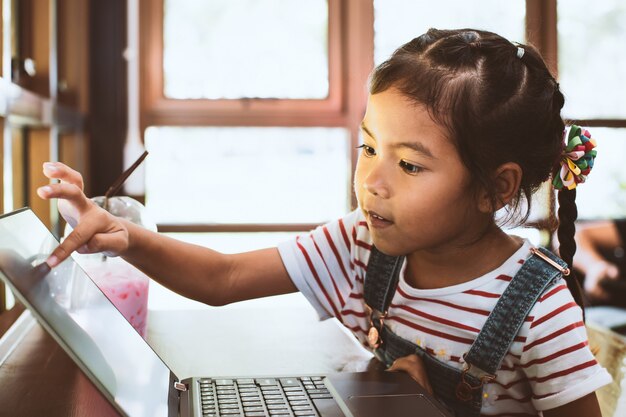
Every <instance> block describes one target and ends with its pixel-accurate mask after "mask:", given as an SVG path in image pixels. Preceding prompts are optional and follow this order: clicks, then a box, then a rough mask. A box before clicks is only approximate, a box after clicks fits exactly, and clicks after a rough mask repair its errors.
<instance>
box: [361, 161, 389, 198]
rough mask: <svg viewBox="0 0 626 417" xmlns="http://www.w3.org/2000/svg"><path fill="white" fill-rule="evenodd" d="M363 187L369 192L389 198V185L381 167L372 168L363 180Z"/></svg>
mask: <svg viewBox="0 0 626 417" xmlns="http://www.w3.org/2000/svg"><path fill="white" fill-rule="evenodd" d="M363 189H364V190H365V191H367V192H368V193H370V194H372V195H375V196H378V197H381V198H389V195H390V193H389V186H388V184H387V180H386V179H385V177H384V175H382V172H380V169H376V168H374V169H372V170H371V171H370V172H369V173H368V175H367V176H366V177H365V180H364V181H363Z"/></svg>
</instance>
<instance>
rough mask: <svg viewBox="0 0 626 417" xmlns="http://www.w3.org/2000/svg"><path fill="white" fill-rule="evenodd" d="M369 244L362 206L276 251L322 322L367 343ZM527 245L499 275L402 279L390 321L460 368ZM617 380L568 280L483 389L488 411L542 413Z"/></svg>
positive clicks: (543, 299) (547, 297)
mask: <svg viewBox="0 0 626 417" xmlns="http://www.w3.org/2000/svg"><path fill="white" fill-rule="evenodd" d="M371 246H372V239H371V236H370V233H369V230H368V227H367V224H366V222H365V219H364V217H363V214H362V213H361V211H360V210H355V211H353V212H351V213H350V214H348V215H347V216H345V217H344V218H342V219H340V220H338V221H335V222H332V223H329V224H326V225H324V226H320V227H318V228H317V229H315V230H314V231H313V232H311V233H310V234H308V235H301V236H298V237H297V238H296V239H295V240H290V241H286V242H283V243H281V244H280V245H279V246H278V249H279V252H280V254H281V257H282V260H283V262H284V264H285V267H286V268H287V271H288V272H289V275H290V276H291V279H292V280H293V282H294V283H295V285H296V286H297V287H298V289H299V290H300V291H301V292H302V293H303V294H304V296H305V297H306V298H307V299H308V300H309V302H310V303H311V304H312V305H313V307H314V308H315V309H316V310H317V312H318V314H319V315H320V318H321V319H325V318H328V317H336V318H337V319H338V320H339V321H340V322H341V323H342V324H343V325H344V326H346V327H347V328H348V329H350V330H351V331H352V332H353V333H354V335H355V336H356V337H357V338H358V340H359V341H360V342H361V343H362V344H363V345H364V346H366V347H367V341H366V334H367V330H368V328H369V320H368V315H367V313H366V306H365V302H364V300H363V279H364V277H365V274H366V272H367V262H368V259H369V255H370V250H371ZM530 248H531V245H530V243H529V242H528V241H525V242H524V244H523V245H522V247H521V248H520V249H519V250H517V251H516V252H515V253H514V254H513V255H512V256H511V257H510V258H509V259H508V260H507V261H505V262H504V263H503V264H502V265H501V266H499V267H498V268H497V269H495V270H493V271H491V272H489V273H487V274H485V275H483V276H481V277H478V278H475V279H473V280H471V281H468V282H465V283H462V284H458V285H454V286H450V287H444V288H437V289H428V290H420V289H416V288H413V287H411V286H410V285H409V284H408V283H407V282H406V280H405V277H404V270H405V267H406V265H405V267H404V268H403V269H402V271H401V274H400V280H399V283H398V288H397V291H396V293H395V295H394V297H393V299H392V301H391V306H390V308H389V311H388V318H387V320H386V324H387V325H388V326H389V327H390V328H391V330H392V331H394V332H395V333H396V334H398V335H399V336H402V337H403V338H405V339H406V340H409V341H412V342H414V343H416V344H417V345H419V346H420V347H422V348H423V349H425V350H426V352H428V353H429V354H430V355H432V356H434V357H436V358H438V359H439V360H441V361H444V362H446V363H448V364H449V365H452V366H455V367H457V368H459V369H461V368H462V367H463V359H462V358H463V354H464V353H466V352H467V351H468V350H469V348H470V346H471V344H472V343H473V341H474V339H476V336H477V335H478V332H479V331H480V329H481V328H482V327H483V325H484V324H485V321H486V319H487V316H488V315H489V313H490V312H491V310H492V309H493V308H494V306H495V304H496V302H497V301H498V299H499V298H500V296H501V295H502V293H503V292H504V290H505V289H506V287H507V285H508V283H509V282H510V281H511V279H512V277H513V276H514V275H515V273H516V272H517V271H518V270H519V269H520V267H521V265H522V264H523V263H524V261H525V259H526V258H528V257H529V256H530V251H529V250H530ZM610 381H611V377H610V375H609V374H608V372H607V371H606V370H605V369H604V368H602V367H601V366H600V365H599V364H598V363H597V362H596V360H595V358H594V356H593V354H592V353H591V351H590V349H589V345H588V341H587V334H586V331H585V327H584V323H583V321H582V312H581V309H580V308H579V307H578V306H577V305H576V303H575V302H574V299H573V298H572V295H571V294H570V292H569V291H568V289H567V285H566V283H565V281H564V280H563V279H561V280H560V281H558V282H556V283H555V284H553V285H552V286H551V287H549V288H547V289H546V291H545V292H544V293H543V294H542V295H541V296H540V298H539V301H538V302H537V303H536V304H535V306H534V307H533V309H532V310H531V312H530V314H529V316H528V317H527V318H526V320H525V322H524V324H523V325H522V328H521V330H520V331H519V333H518V335H517V336H516V337H515V340H514V342H513V344H512V345H511V347H510V349H509V352H508V353H507V355H506V356H505V358H504V360H503V362H502V364H501V365H500V368H499V370H498V372H497V377H496V379H495V380H494V381H493V382H491V383H489V384H487V385H486V386H485V388H484V395H483V397H484V400H483V407H482V410H481V412H482V414H483V415H489V416H504V415H515V416H536V415H541V414H540V413H539V410H548V409H552V408H555V407H559V406H561V405H564V404H567V403H569V402H571V401H574V400H576V399H578V398H581V397H583V396H585V395H587V394H589V393H591V392H594V391H595V390H596V389H597V388H599V387H601V386H603V385H605V384H607V383H609V382H610Z"/></svg>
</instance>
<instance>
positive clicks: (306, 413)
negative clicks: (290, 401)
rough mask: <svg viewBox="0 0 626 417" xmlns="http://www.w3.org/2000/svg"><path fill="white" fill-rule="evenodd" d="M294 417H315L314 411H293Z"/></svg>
mask: <svg viewBox="0 0 626 417" xmlns="http://www.w3.org/2000/svg"><path fill="white" fill-rule="evenodd" d="M293 415H294V416H298V417H305V416H307V417H308V416H313V417H315V411H313V410H306V411H305V410H300V411H294V412H293Z"/></svg>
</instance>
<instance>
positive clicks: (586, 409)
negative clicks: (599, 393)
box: [543, 392, 602, 417]
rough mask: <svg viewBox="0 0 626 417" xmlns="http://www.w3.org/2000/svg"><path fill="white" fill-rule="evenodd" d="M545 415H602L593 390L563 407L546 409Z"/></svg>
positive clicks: (580, 416)
mask: <svg viewBox="0 0 626 417" xmlns="http://www.w3.org/2000/svg"><path fill="white" fill-rule="evenodd" d="M543 416H544V417H602V413H601V412H600V405H599V404H598V399H597V397H596V394H595V393H594V392H592V393H591V394H588V395H586V396H584V397H582V398H579V399H577V400H576V401H572V402H571V403H568V404H565V405H563V406H561V407H557V408H553V409H552V410H545V411H544V412H543Z"/></svg>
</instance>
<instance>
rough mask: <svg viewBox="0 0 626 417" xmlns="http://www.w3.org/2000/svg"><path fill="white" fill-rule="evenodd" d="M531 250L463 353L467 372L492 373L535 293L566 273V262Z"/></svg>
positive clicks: (518, 327)
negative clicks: (466, 351)
mask: <svg viewBox="0 0 626 417" xmlns="http://www.w3.org/2000/svg"><path fill="white" fill-rule="evenodd" d="M531 251H532V253H533V255H531V256H530V257H529V258H528V259H527V260H526V262H524V264H523V265H522V267H521V269H520V270H519V271H518V272H517V274H515V276H514V277H513V279H512V280H511V282H510V283H509V285H508V287H507V288H506V290H505V291H504V293H503V294H502V296H501V297H500V299H499V300H498V302H497V303H496V306H495V307H494V309H493V311H492V312H491V314H490V315H489V317H488V318H487V321H486V323H485V325H484V326H483V328H482V330H481V331H480V333H479V334H478V337H477V338H476V340H475V341H474V343H473V344H472V346H471V347H470V350H469V352H468V353H467V354H466V355H465V362H466V363H467V364H468V365H469V369H468V373H470V374H471V375H474V376H476V377H478V378H482V377H484V376H485V374H490V375H492V376H493V375H495V372H496V371H497V370H498V368H499V366H500V363H501V362H502V360H503V359H504V356H505V355H506V353H507V352H508V351H509V347H510V346H511V344H512V343H513V340H514V339H515V336H517V334H518V332H519V329H520V328H521V327H522V325H523V324H524V320H525V319H526V317H527V316H528V314H529V313H530V310H531V309H532V308H533V306H534V305H535V303H536V302H537V300H538V299H539V296H540V295H541V294H542V293H543V292H544V291H545V289H546V288H547V287H548V286H549V285H550V284H552V283H553V282H555V281H556V280H557V279H558V278H560V277H561V275H562V274H565V275H567V274H569V270H568V269H567V268H568V267H567V264H566V263H565V262H564V261H563V260H561V259H559V258H558V257H556V256H555V255H554V254H552V253H551V252H550V251H548V250H546V249H543V248H539V249H534V248H533V249H532V250H531ZM474 367H476V368H478V369H474Z"/></svg>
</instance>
